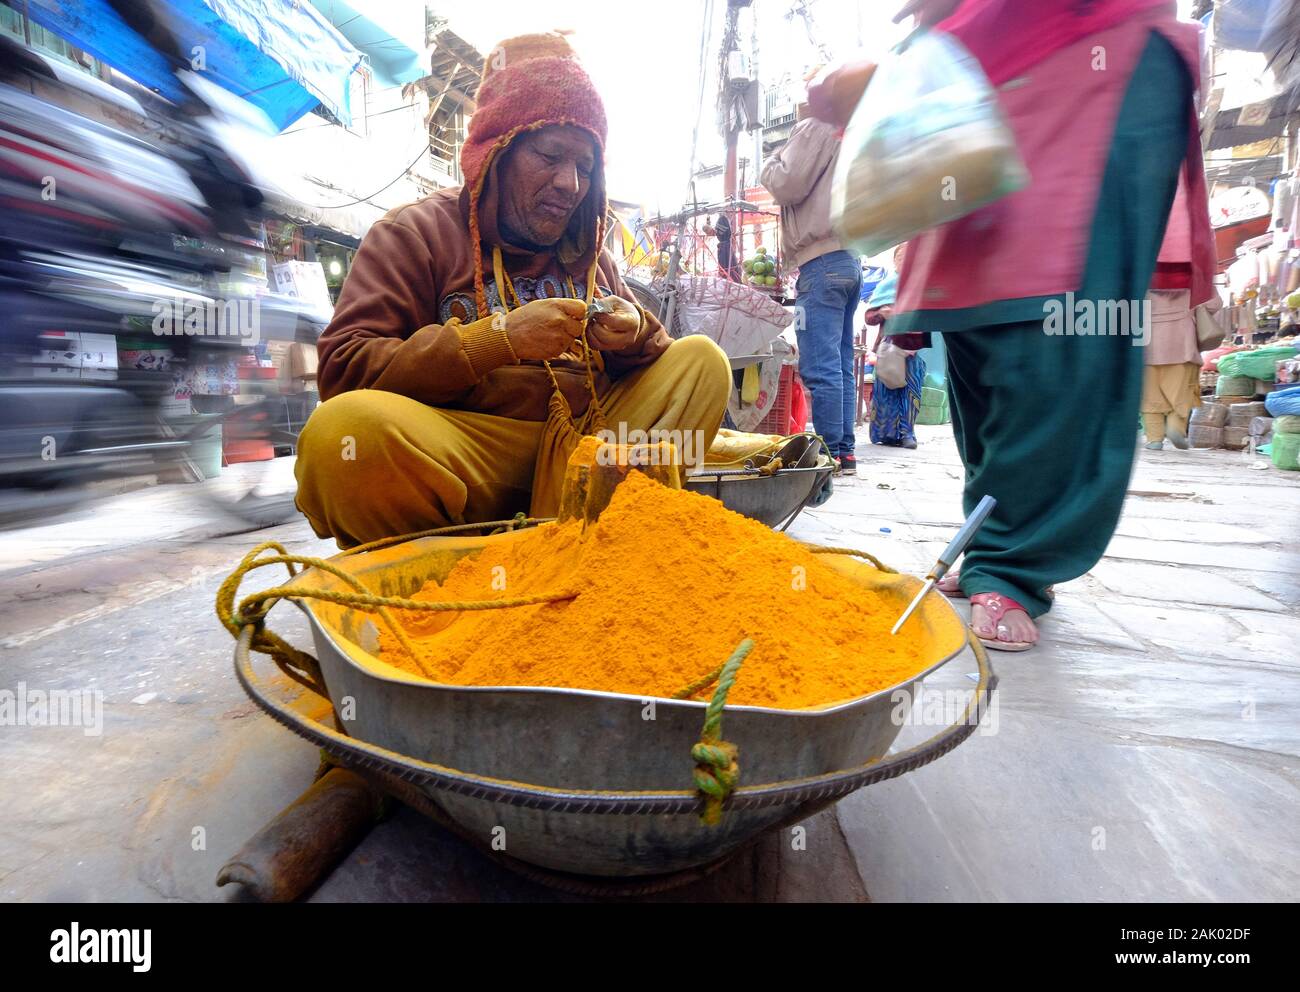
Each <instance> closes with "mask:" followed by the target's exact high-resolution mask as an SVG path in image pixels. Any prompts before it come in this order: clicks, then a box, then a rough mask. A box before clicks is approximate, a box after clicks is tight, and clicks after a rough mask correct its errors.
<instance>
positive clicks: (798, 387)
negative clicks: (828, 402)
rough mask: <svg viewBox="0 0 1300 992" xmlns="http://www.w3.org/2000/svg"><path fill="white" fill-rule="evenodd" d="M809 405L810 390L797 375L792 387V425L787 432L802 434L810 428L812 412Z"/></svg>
mask: <svg viewBox="0 0 1300 992" xmlns="http://www.w3.org/2000/svg"><path fill="white" fill-rule="evenodd" d="M808 407H809V403H808V390H806V389H804V387H803V380H802V379H800V378H799V376H797V375H796V376H795V377H794V382H793V385H792V386H791V389H790V426H789V428H788V429H787V430H786V432H785V433H787V434H802V433H803V432H804V431H805V430H807V429H808V420H809V414H810V413H811V411H810V410H809V409H808Z"/></svg>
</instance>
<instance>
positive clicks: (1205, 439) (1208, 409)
mask: <svg viewBox="0 0 1300 992" xmlns="http://www.w3.org/2000/svg"><path fill="white" fill-rule="evenodd" d="M1227 421H1228V408H1227V407H1226V406H1224V405H1222V404H1220V403H1202V404H1201V405H1200V406H1198V407H1196V408H1195V409H1194V410H1192V416H1191V419H1190V420H1189V421H1188V428H1187V440H1188V441H1189V442H1191V445H1192V447H1193V448H1220V447H1222V446H1223V426H1224V424H1226V423H1227Z"/></svg>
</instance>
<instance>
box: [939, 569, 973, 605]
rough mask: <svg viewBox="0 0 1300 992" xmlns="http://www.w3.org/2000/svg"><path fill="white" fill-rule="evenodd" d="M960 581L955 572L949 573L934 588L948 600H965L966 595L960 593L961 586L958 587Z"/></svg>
mask: <svg viewBox="0 0 1300 992" xmlns="http://www.w3.org/2000/svg"><path fill="white" fill-rule="evenodd" d="M960 581H961V576H960V575H959V574H958V573H957V572H949V573H948V574H947V575H945V576H944V577H943V578H942V579H940V580H939V581H938V582H936V583H935V584H934V587H935V588H936V589H938V590H939V591H940V592H941V593H943V594H944V595H945V596H947V597H948V598H949V599H965V598H966V594H965V593H964V592H962V591H961V586H960V585H958V582H960Z"/></svg>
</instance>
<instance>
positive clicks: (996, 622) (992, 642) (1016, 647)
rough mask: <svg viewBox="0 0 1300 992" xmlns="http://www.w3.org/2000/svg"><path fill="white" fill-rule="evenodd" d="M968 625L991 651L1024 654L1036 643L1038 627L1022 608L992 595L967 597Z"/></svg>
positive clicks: (1012, 601)
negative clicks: (968, 601) (968, 606)
mask: <svg viewBox="0 0 1300 992" xmlns="http://www.w3.org/2000/svg"><path fill="white" fill-rule="evenodd" d="M970 626H971V630H973V631H974V632H975V636H976V637H978V638H979V639H980V640H981V641H983V642H984V645H985V647H990V648H993V649H994V650H995V651H1027V650H1028V649H1029V648H1031V647H1033V645H1035V644H1037V643H1038V628H1037V627H1036V626H1035V625H1034V621H1033V620H1031V619H1030V618H1029V614H1028V613H1026V612H1025V609H1024V607H1022V606H1021V605H1020V604H1019V603H1017V602H1016V601H1015V600H1014V599H1011V598H1010V597H1008V596H1002V595H999V594H998V593H995V592H981V593H976V594H975V595H974V596H972V597H971V611H970Z"/></svg>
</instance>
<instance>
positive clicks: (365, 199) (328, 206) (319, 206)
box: [303, 145, 429, 210]
mask: <svg viewBox="0 0 1300 992" xmlns="http://www.w3.org/2000/svg"><path fill="white" fill-rule="evenodd" d="M428 152H429V148H428V146H427V145H426V146H425V147H424V148H422V149H420V154H419V155H417V156H415V158H414V159H413V160H412V161H411V164H410V165H408V166H407V167H406V168H405V169H403V170H402V171H401V172H399V173H398V174H397V175H396V176H394V177H393V179H392V181H391V182H387V183H385V184H384V185H383V186H380V187H379V189H377V190H375V191H374V192H373V193H371V194H369V195H368V196H362V197H358V198H357V199H355V200H348V201H347V202H346V203H330V204H326V203H304V204H303V206H305V207H314V208H316V209H317V210H337V209H339V208H340V207H353V206H356V205H357V204H358V203H368V202H369V201H370V197H372V196H378V195H379V194H380V193H382V192H383V191H384V190H386V189H388V187H390V186H392V185H393V183H395V182H397V181H398V180H399V179H402V178H404V177H405V176H406V174H407V173H408V172H410V171H411V170H412V169H414V168H415V164H416V162H419V161H420V159H422V158H424V156H425V155H427V154H428ZM374 205H375V206H379V204H377V203H376V204H374Z"/></svg>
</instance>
